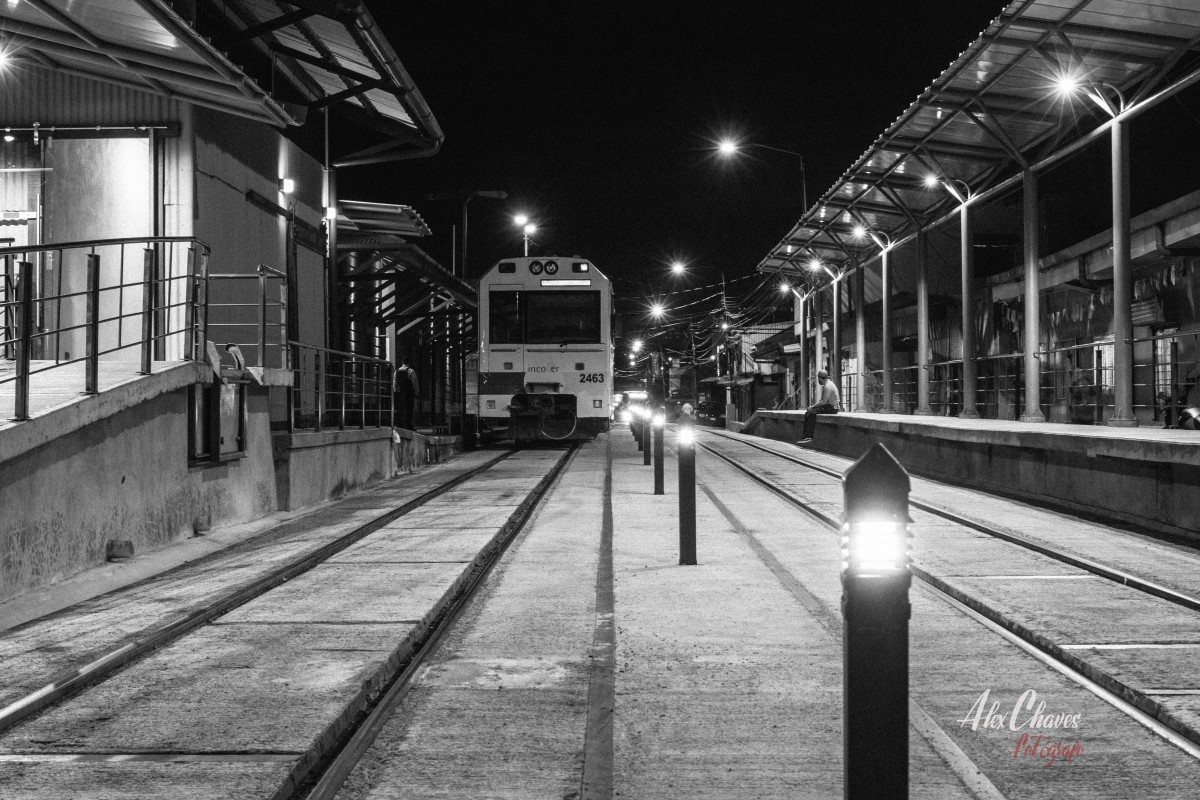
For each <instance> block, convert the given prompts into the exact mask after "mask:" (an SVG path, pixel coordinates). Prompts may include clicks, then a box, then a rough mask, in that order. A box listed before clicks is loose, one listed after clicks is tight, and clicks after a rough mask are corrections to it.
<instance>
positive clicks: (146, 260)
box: [139, 247, 158, 375]
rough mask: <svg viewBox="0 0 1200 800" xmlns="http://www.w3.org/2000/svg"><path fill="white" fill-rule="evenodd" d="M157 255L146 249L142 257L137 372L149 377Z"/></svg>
mask: <svg viewBox="0 0 1200 800" xmlns="http://www.w3.org/2000/svg"><path fill="white" fill-rule="evenodd" d="M156 256H157V253H156V252H155V250H154V248H152V247H147V248H146V249H145V251H144V252H143V257H142V363H141V368H140V370H139V372H140V373H141V374H142V375H149V374H150V373H151V372H152V371H153V368H154V367H153V363H152V362H153V357H154V309H155V305H154V294H155V292H156V291H158V284H157V281H156V280H155V279H156V277H157V276H156V273H157V270H156V269H155V267H156V262H157V258H156Z"/></svg>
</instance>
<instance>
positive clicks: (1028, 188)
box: [1021, 169, 1046, 422]
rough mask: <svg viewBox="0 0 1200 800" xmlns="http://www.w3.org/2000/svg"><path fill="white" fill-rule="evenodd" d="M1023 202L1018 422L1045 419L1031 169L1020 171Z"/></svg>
mask: <svg viewBox="0 0 1200 800" xmlns="http://www.w3.org/2000/svg"><path fill="white" fill-rule="evenodd" d="M1023 177H1024V181H1023V185H1024V206H1025V212H1024V215H1025V233H1024V236H1025V358H1024V361H1025V410H1024V412H1022V414H1021V422H1045V421H1046V417H1045V415H1044V414H1042V405H1041V397H1040V394H1041V392H1040V391H1039V390H1040V388H1041V362H1040V361H1039V359H1038V343H1039V342H1040V340H1041V313H1042V312H1041V307H1040V303H1039V297H1038V291H1039V288H1040V287H1039V285H1038V182H1037V175H1035V174H1034V172H1033V170H1031V169H1027V170H1025V172H1024V176H1023Z"/></svg>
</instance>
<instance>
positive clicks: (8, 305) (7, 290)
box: [0, 255, 17, 359]
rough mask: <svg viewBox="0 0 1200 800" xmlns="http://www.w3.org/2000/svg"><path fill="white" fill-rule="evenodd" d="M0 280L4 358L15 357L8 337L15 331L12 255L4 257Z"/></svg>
mask: <svg viewBox="0 0 1200 800" xmlns="http://www.w3.org/2000/svg"><path fill="white" fill-rule="evenodd" d="M0 280H2V281H4V301H5V306H4V338H5V343H4V358H8V359H13V358H16V355H17V354H16V353H15V352H14V351H13V348H14V347H15V346H16V343H15V342H14V341H10V340H9V339H8V337H9V336H11V335H13V333H10V332H15V331H16V326H15V325H13V320H14V319H15V318H16V316H17V312H16V309H15V307H14V306H15V303H16V300H15V299H14V298H13V290H14V289H15V288H16V284H17V279H16V276H15V275H13V257H12V256H11V255H7V256H5V257H4V274H3V275H0Z"/></svg>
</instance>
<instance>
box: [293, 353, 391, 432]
mask: <svg viewBox="0 0 1200 800" xmlns="http://www.w3.org/2000/svg"><path fill="white" fill-rule="evenodd" d="M288 344H289V345H290V346H291V351H292V355H291V364H292V369H293V378H292V387H291V389H290V390H289V392H288V394H289V398H288V419H287V429H288V430H289V431H298V430H307V431H322V430H326V429H330V428H336V429H339V430H345V429H346V428H377V427H379V428H382V427H391V425H392V414H393V399H392V382H393V377H394V372H395V366H394V365H393V364H392V363H391V362H390V361H387V360H385V359H382V358H371V357H370V356H360V355H356V354H354V353H343V352H341V351H338V350H329V349H326V348H324V347H314V346H313V345H307V344H301V343H300V342H288Z"/></svg>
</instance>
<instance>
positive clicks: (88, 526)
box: [0, 389, 276, 600]
mask: <svg viewBox="0 0 1200 800" xmlns="http://www.w3.org/2000/svg"><path fill="white" fill-rule="evenodd" d="M247 405H248V410H249V424H248V427H247V439H248V442H247V451H246V457H245V458H242V459H239V460H236V461H231V462H228V463H226V464H224V465H221V466H212V467H204V468H193V467H189V465H188V454H187V442H188V435H187V407H188V404H187V390H186V389H178V390H174V391H171V392H168V393H166V394H162V395H159V396H158V397H156V398H154V399H151V400H148V401H146V402H144V403H141V404H138V405H135V406H133V407H132V408H129V409H127V410H124V411H122V412H120V413H117V414H114V415H112V416H110V417H107V418H104V419H102V420H100V421H97V422H93V423H91V424H89V425H86V426H84V427H82V428H78V429H76V430H73V431H71V432H69V433H66V434H65V435H63V436H61V437H59V438H57V439H54V440H53V441H51V442H49V443H47V444H44V445H42V446H40V447H38V448H37V449H35V450H33V451H32V452H30V453H27V454H25V455H23V456H21V457H20V458H15V459H11V460H9V461H7V462H5V463H3V464H0V507H2V508H3V509H4V514H3V516H2V517H0V600H2V599H4V598H6V597H11V596H13V595H16V594H18V593H20V592H21V591H24V590H26V589H29V588H33V587H35V586H40V585H44V584H46V583H50V582H52V581H54V580H58V579H61V578H64V577H67V576H69V575H71V574H73V573H75V572H78V571H79V570H82V569H84V568H86V567H89V566H92V565H94V564H96V563H100V562H103V561H104V559H105V547H106V543H107V542H108V541H109V540H112V539H116V540H123V539H128V540H131V541H132V542H133V543H134V548H135V551H137V552H142V551H145V550H147V549H150V548H154V547H158V546H161V545H164V544H167V543H168V542H171V541H173V540H176V539H180V538H184V537H187V536H191V535H192V534H193V531H194V526H195V525H197V524H201V525H205V526H207V525H213V526H218V525H221V524H229V523H233V522H240V521H247V520H251V519H255V518H257V517H260V516H263V515H264V514H267V513H270V512H271V511H274V510H275V508H276V496H275V473H274V467H273V464H272V458H271V437H270V429H269V422H268V419H267V411H266V393H265V390H262V389H257V390H252V392H251V394H250V396H249V397H248V403H247ZM35 422H36V421H35Z"/></svg>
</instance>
